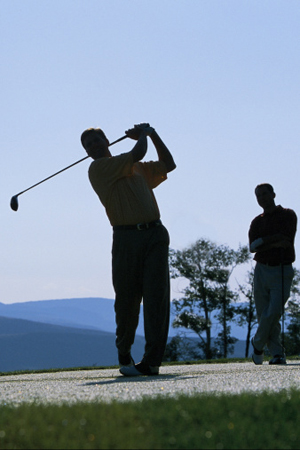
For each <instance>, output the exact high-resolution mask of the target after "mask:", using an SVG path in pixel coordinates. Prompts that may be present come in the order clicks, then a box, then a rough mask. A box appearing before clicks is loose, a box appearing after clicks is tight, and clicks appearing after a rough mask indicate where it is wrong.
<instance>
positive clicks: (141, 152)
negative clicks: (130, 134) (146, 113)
mask: <svg viewBox="0 0 300 450" xmlns="http://www.w3.org/2000/svg"><path fill="white" fill-rule="evenodd" d="M147 146H148V144H147V136H146V134H144V133H143V134H141V135H140V137H139V139H138V140H137V143H136V144H135V146H134V147H133V149H132V150H131V154H132V159H133V162H138V161H141V160H142V159H143V158H144V156H145V155H146V153H147Z"/></svg>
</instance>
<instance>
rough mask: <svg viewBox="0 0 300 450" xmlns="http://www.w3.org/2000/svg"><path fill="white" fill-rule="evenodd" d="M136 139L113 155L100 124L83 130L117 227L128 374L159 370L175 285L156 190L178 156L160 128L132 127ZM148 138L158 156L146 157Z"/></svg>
mask: <svg viewBox="0 0 300 450" xmlns="http://www.w3.org/2000/svg"><path fill="white" fill-rule="evenodd" d="M126 135H127V136H128V137H129V138H131V139H133V140H136V141H137V142H136V144H135V146H134V147H133V149H132V150H131V151H130V152H128V153H123V154H121V155H118V156H112V155H111V153H110V151H109V148H108V146H109V141H108V139H107V138H106V136H105V134H104V132H103V131H102V130H101V129H99V128H96V129H94V128H91V129H88V130H86V131H84V132H83V133H82V135H81V142H82V145H83V147H84V148H85V150H86V152H87V154H88V155H89V156H90V157H91V158H92V159H93V160H94V161H93V162H92V163H91V165H90V168H89V179H90V182H91V185H92V187H93V189H94V190H95V192H96V194H97V195H98V197H99V199H100V201H101V203H102V204H103V206H104V207H105V210H106V214H107V216H108V219H109V221H110V223H111V225H112V227H113V247H112V275H113V286H114V290H115V314H116V347H117V349H118V358H119V365H120V372H121V373H122V374H123V375H125V376H139V375H157V374H158V373H159V366H160V365H161V362H162V358H163V354H164V351H165V346H166V342H167V337H168V328H169V315H170V288H169V266H168V247H169V234H168V231H167V230H166V228H165V227H164V226H163V224H162V222H161V220H160V212H159V209H158V206H157V203H156V200H155V197H154V194H153V189H154V188H156V187H157V186H158V185H159V184H160V183H162V182H163V181H165V180H166V179H167V173H168V172H171V171H172V170H174V169H175V167H176V165H175V163H174V160H173V157H172V155H171V153H170V152H169V150H168V148H167V147H166V146H165V144H164V143H163V141H162V140H161V138H160V137H159V135H158V134H157V133H156V131H155V130H154V128H152V127H150V126H149V124H146V123H142V124H139V125H135V126H134V128H132V129H129V130H127V131H126ZM147 137H150V139H151V141H152V143H153V144H154V146H155V148H156V151H157V154H158V161H154V162H153V161H151V162H141V160H142V159H143V158H144V156H145V155H146V152H147ZM142 300H143V308H144V327H145V340H146V345H145V353H144V356H143V359H142V361H141V362H140V363H138V364H135V363H134V361H133V359H132V356H131V347H132V345H133V342H134V338H135V332H136V328H137V326H138V321H139V312H140V303H141V301H142Z"/></svg>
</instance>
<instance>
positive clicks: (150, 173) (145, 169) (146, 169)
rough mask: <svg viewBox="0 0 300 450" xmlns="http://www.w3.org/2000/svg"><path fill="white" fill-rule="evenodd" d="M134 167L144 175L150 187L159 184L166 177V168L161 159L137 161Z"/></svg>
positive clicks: (152, 187)
mask: <svg viewBox="0 0 300 450" xmlns="http://www.w3.org/2000/svg"><path fill="white" fill-rule="evenodd" d="M136 168H137V170H138V171H139V172H141V173H142V174H143V176H144V177H145V179H146V181H147V183H148V186H149V187H150V189H154V188H156V187H157V186H159V185H160V184H161V183H162V182H163V181H165V180H166V179H167V178H168V177H167V168H166V165H165V163H164V162H163V161H149V162H138V163H136Z"/></svg>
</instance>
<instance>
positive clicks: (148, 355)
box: [112, 225, 170, 366]
mask: <svg viewBox="0 0 300 450" xmlns="http://www.w3.org/2000/svg"><path fill="white" fill-rule="evenodd" d="M168 253H169V234H168V231H167V230H166V228H165V227H164V226H163V225H160V226H157V227H155V228H151V229H148V230H142V231H138V230H117V231H114V234H113V248H112V271H113V285H114V290H115V295H116V297H115V313H116V325H117V330H116V346H117V349H118V351H119V353H120V354H122V355H126V354H127V353H128V352H130V350H131V346H132V344H133V342H134V338H135V332H136V328H137V326H138V321H139V312H140V304H141V301H142V300H143V309H144V327H145V341H146V345H145V353H144V357H143V361H144V362H145V363H147V364H149V365H151V366H160V365H161V362H162V358H163V354H164V351H165V347H166V343H167V338H168V330H169V317H170V278H169V264H168Z"/></svg>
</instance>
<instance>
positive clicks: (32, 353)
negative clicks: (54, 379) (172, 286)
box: [0, 298, 245, 372]
mask: <svg viewBox="0 0 300 450" xmlns="http://www.w3.org/2000/svg"><path fill="white" fill-rule="evenodd" d="M113 306H114V302H113V300H111V299H106V298H73V299H61V300H43V301H32V302H23V303H13V304H4V303H0V348H1V351H0V372H9V371H17V370H40V369H56V368H71V367H83V366H95V367H99V366H110V365H117V364H118V360H117V351H116V347H115V317H114V307H113ZM176 334H177V330H176V329H173V328H172V327H170V333H169V336H170V338H171V337H172V336H175V335H176ZM232 334H233V335H235V334H234V333H232ZM143 335H144V331H143V307H142V305H141V314H140V323H139V326H138V329H137V335H136V339H135V343H134V346H133V349H132V354H133V357H134V359H135V361H139V360H140V359H141V357H142V355H143V351H144V342H145V341H144V337H143ZM244 349H245V342H244V341H243V340H240V341H238V342H237V344H236V346H235V353H234V354H233V355H232V356H235V357H237V356H244Z"/></svg>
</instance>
